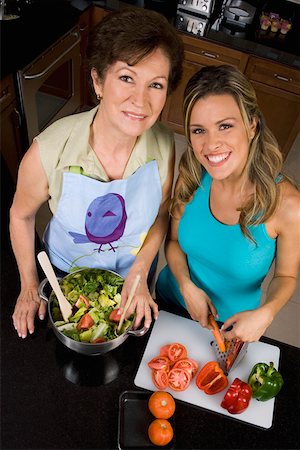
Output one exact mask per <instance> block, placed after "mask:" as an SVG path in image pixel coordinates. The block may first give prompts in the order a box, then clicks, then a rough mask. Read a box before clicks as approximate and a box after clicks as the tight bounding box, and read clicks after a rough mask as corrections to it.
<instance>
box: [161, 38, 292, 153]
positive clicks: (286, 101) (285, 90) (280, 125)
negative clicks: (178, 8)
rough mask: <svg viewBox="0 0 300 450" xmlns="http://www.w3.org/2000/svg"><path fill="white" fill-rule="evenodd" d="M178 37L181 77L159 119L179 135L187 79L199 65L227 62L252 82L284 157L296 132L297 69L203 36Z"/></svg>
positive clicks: (199, 67) (181, 127)
mask: <svg viewBox="0 0 300 450" xmlns="http://www.w3.org/2000/svg"><path fill="white" fill-rule="evenodd" d="M181 37H182V40H183V43H184V55H185V56H184V62H183V77H182V80H181V83H180V85H179V86H178V88H177V89H176V91H175V92H174V93H173V94H172V95H171V96H170V97H169V98H168V100H167V103H166V106H165V108H164V110H163V112H162V116H161V120H162V122H164V123H165V124H166V125H168V126H169V127H170V128H172V129H173V130H174V131H175V132H176V133H181V134H183V133H184V130H183V116H182V104H183V93H184V89H185V86H186V84H187V81H188V80H189V79H190V78H191V76H192V75H193V74H194V73H195V72H196V71H198V70H199V69H201V67H203V66H208V65H220V64H231V65H233V66H236V67H238V68H239V69H240V70H241V71H242V72H244V73H245V75H246V76H247V77H248V79H249V80H250V81H251V83H252V84H253V86H254V88H255V91H256V93H257V98H258V103H259V106H260V108H261V110H262V112H263V114H264V116H265V119H266V122H267V125H268V126H269V128H270V129H271V130H272V132H273V133H274V135H275V137H276V138H277V140H278V142H279V145H280V148H281V151H282V153H283V155H284V158H285V157H286V156H287V154H288V152H289V150H290V148H291V146H292V144H293V142H294V140H295V138H296V136H297V133H299V132H300V71H299V70H297V69H295V68H291V67H288V66H285V65H283V64H278V63H276V62H271V61H270V60H267V59H263V58H258V57H255V56H251V55H249V54H247V53H244V52H241V51H238V50H235V49H231V48H229V47H225V46H224V47H223V46H222V45H217V44H215V43H213V42H210V41H207V40H205V39H201V38H194V37H192V36H186V35H183V34H182V35H181Z"/></svg>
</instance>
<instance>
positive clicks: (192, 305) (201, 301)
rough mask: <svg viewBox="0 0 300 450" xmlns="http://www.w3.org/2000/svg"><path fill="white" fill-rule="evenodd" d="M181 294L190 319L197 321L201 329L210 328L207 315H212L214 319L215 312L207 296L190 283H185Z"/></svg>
mask: <svg viewBox="0 0 300 450" xmlns="http://www.w3.org/2000/svg"><path fill="white" fill-rule="evenodd" d="M181 293H182V296H183V298H184V301H185V304H186V307H187V310H188V312H189V314H190V316H191V318H192V319H193V320H197V322H199V323H200V325H201V326H202V327H203V328H210V327H209V325H208V315H209V314H210V313H212V314H213V315H214V316H215V317H216V316H217V310H216V308H215V307H214V305H213V303H212V301H211V299H210V298H209V297H208V295H207V294H206V293H205V292H204V291H203V290H202V289H200V288H198V287H197V286H196V285H195V284H194V283H193V282H192V281H189V282H188V283H185V286H184V288H183V289H182V291H181Z"/></svg>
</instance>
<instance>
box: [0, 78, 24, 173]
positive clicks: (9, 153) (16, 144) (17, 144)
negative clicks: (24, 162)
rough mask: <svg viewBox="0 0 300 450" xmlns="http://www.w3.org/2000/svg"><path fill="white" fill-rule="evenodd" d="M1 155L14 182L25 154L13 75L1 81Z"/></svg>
mask: <svg viewBox="0 0 300 450" xmlns="http://www.w3.org/2000/svg"><path fill="white" fill-rule="evenodd" d="M0 112H1V141H0V143H1V156H2V158H3V160H4V162H5V164H6V166H7V169H8V171H9V173H10V175H11V178H12V179H13V181H14V182H16V180H17V173H18V167H19V164H20V161H21V159H22V156H23V153H24V152H23V149H22V142H21V129H20V125H21V123H20V114H19V111H18V109H17V102H16V94H15V89H14V81H13V77H12V75H8V76H6V77H5V78H3V79H2V80H1V81H0Z"/></svg>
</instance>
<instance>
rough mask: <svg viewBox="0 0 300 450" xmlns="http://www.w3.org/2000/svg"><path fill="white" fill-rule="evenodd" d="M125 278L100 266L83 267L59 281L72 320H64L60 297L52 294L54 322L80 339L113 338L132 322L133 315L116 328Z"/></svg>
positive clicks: (74, 337)
mask: <svg viewBox="0 0 300 450" xmlns="http://www.w3.org/2000/svg"><path fill="white" fill-rule="evenodd" d="M123 283H124V280H123V278H121V277H120V276H119V275H116V274H114V273H112V272H109V271H106V270H101V269H83V270H80V271H78V272H74V273H71V274H69V275H67V276H66V277H65V278H63V279H62V280H61V281H60V282H59V284H60V286H61V289H62V291H63V293H64V295H65V297H66V298H67V299H68V300H69V302H70V304H71V305H72V307H73V308H72V316H71V317H69V321H68V322H65V321H64V320H63V317H62V314H61V311H60V308H59V304H58V300H57V298H56V296H55V294H54V292H52V293H51V296H50V301H51V315H52V319H53V322H54V325H55V326H56V327H57V329H58V330H59V331H60V332H61V333H63V334H64V335H65V336H67V337H69V338H71V339H74V340H75V341H80V342H90V343H99V342H106V341H111V340H112V339H115V338H117V337H118V336H120V335H121V334H123V333H124V332H125V331H126V330H127V329H128V328H129V327H130V326H131V325H132V321H133V315H132V316H130V317H129V318H128V319H127V320H124V322H123V325H122V327H121V329H120V331H118V330H117V328H118V323H119V320H120V317H121V316H120V315H118V314H117V310H118V308H119V306H120V303H121V290H122V286H123Z"/></svg>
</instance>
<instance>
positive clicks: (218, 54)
mask: <svg viewBox="0 0 300 450" xmlns="http://www.w3.org/2000/svg"><path fill="white" fill-rule="evenodd" d="M181 38H182V40H183V43H184V62H183V76H182V80H181V82H180V85H179V86H178V88H177V89H176V91H175V92H174V93H173V94H172V95H170V97H169V98H168V100H167V103H166V105H165V107H164V110H163V112H162V116H161V120H162V122H164V123H165V124H166V125H168V126H169V127H171V128H172V129H173V130H174V131H175V132H176V133H181V134H183V133H184V129H183V115H182V104H183V94H184V90H185V86H186V84H187V82H188V80H189V79H190V78H191V77H192V75H194V74H195V73H196V72H197V71H198V70H200V69H201V68H202V67H204V66H210V65H221V64H231V65H233V66H236V67H238V68H239V69H240V70H241V71H242V72H243V71H244V69H245V67H246V64H247V60H248V55H246V54H244V53H242V52H239V51H237V50H232V49H230V48H227V47H221V46H219V45H216V44H213V43H211V42H208V41H204V40H202V39H200V38H194V37H190V36H185V35H181Z"/></svg>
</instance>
